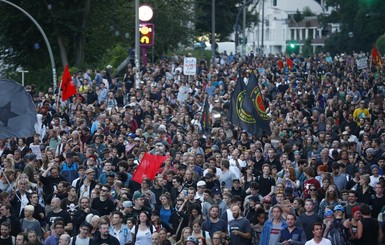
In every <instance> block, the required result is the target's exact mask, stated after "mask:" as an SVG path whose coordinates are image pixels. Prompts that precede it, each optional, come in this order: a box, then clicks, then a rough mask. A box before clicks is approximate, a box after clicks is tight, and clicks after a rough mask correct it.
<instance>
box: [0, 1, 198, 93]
mask: <svg viewBox="0 0 385 245" xmlns="http://www.w3.org/2000/svg"><path fill="white" fill-rule="evenodd" d="M12 2H13V3H14V4H16V5H18V6H20V7H21V8H23V9H25V10H26V11H27V12H28V13H30V14H31V15H32V16H33V17H34V18H35V19H36V21H37V22H38V23H39V24H40V25H41V27H42V28H43V30H44V31H45V33H46V34H47V36H48V39H49V41H50V44H51V46H52V51H53V53H54V56H55V63H56V70H57V75H58V77H59V76H60V75H61V73H62V72H63V67H64V65H65V64H69V66H70V67H74V66H76V67H77V68H78V69H82V70H84V69H86V68H89V67H92V68H101V69H103V68H105V66H106V65H107V64H111V65H113V66H114V67H116V66H117V65H118V64H119V63H120V62H122V61H123V60H124V59H125V58H126V57H127V56H128V53H127V51H128V48H129V47H130V46H131V45H133V44H134V43H135V41H134V39H133V37H134V36H135V34H134V33H135V24H134V23H135V7H134V6H135V2H134V1H126V0H113V1H110V0H66V1H29V0H13V1H12ZM146 4H148V5H150V6H152V7H153V9H154V17H153V19H152V20H151V21H152V22H153V23H154V25H155V53H156V54H157V55H159V56H160V55H162V54H163V53H165V52H167V51H168V50H173V49H177V48H178V47H179V46H180V45H189V44H190V43H191V40H193V38H192V36H193V33H192V32H191V30H190V29H188V28H186V26H187V24H189V25H190V26H191V23H190V21H191V20H192V12H191V7H190V5H189V4H191V3H190V1H189V0H149V1H146ZM0 15H1V16H2V18H0V40H1V47H0V55H2V56H4V62H5V63H6V64H11V65H12V66H11V67H10V68H9V71H8V77H11V76H13V75H12V74H13V72H14V70H15V69H16V67H18V66H21V67H23V68H24V69H26V70H29V71H30V72H29V73H28V78H29V79H30V80H31V81H33V82H40V81H41V82H42V83H43V82H44V83H45V84H51V83H52V82H51V81H50V80H52V70H51V69H50V68H49V67H50V60H49V56H48V52H47V47H46V45H45V43H44V40H43V38H42V36H41V34H40V32H39V31H38V30H37V28H36V27H35V26H34V25H33V23H32V22H31V21H30V20H29V19H28V18H27V17H26V16H24V15H23V14H22V13H21V12H19V11H18V10H17V9H15V8H13V7H11V6H9V5H7V4H4V3H0ZM36 47H38V48H36ZM16 75H17V74H16ZM47 86H48V85H47Z"/></svg>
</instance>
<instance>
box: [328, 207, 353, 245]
mask: <svg viewBox="0 0 385 245" xmlns="http://www.w3.org/2000/svg"><path fill="white" fill-rule="evenodd" d="M333 211H334V219H331V220H328V222H327V223H326V227H325V231H324V237H326V238H327V239H329V240H330V241H331V242H332V244H336V245H338V244H341V245H343V244H346V243H347V242H348V241H349V239H350V234H349V228H350V227H347V226H346V225H347V224H346V223H345V222H344V221H345V220H344V212H345V209H344V207H343V206H342V205H340V204H338V205H336V206H335V207H334V210H333Z"/></svg>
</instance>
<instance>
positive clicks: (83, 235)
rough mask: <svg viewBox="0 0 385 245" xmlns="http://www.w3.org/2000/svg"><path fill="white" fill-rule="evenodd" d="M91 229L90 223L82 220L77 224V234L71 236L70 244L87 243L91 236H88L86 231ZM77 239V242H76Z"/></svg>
mask: <svg viewBox="0 0 385 245" xmlns="http://www.w3.org/2000/svg"><path fill="white" fill-rule="evenodd" d="M90 230H91V224H89V223H88V222H86V221H83V222H82V223H81V224H80V226H79V234H78V235H77V236H74V237H72V238H71V242H70V244H89V243H90V240H91V238H90V237H89V236H88V232H89V231H90ZM76 241H78V243H76Z"/></svg>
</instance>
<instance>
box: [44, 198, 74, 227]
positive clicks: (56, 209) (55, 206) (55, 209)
mask: <svg viewBox="0 0 385 245" xmlns="http://www.w3.org/2000/svg"><path fill="white" fill-rule="evenodd" d="M60 206H61V201H60V199H59V198H57V197H54V198H52V200H51V208H52V211H50V212H49V213H48V214H47V218H46V222H47V225H46V230H47V231H48V230H50V229H51V228H52V226H53V224H54V222H55V220H56V219H58V218H60V219H62V220H63V222H64V229H65V231H66V232H68V233H71V232H72V228H73V224H72V220H71V216H70V215H69V214H68V213H67V211H66V210H63V209H61V207H60Z"/></svg>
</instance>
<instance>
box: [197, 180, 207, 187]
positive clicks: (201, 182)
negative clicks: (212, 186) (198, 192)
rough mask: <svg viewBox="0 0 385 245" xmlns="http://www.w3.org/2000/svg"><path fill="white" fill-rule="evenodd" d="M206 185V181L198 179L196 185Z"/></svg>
mask: <svg viewBox="0 0 385 245" xmlns="http://www.w3.org/2000/svg"><path fill="white" fill-rule="evenodd" d="M205 185H206V182H205V181H203V180H200V181H198V183H197V186H198V187H199V186H205Z"/></svg>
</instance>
